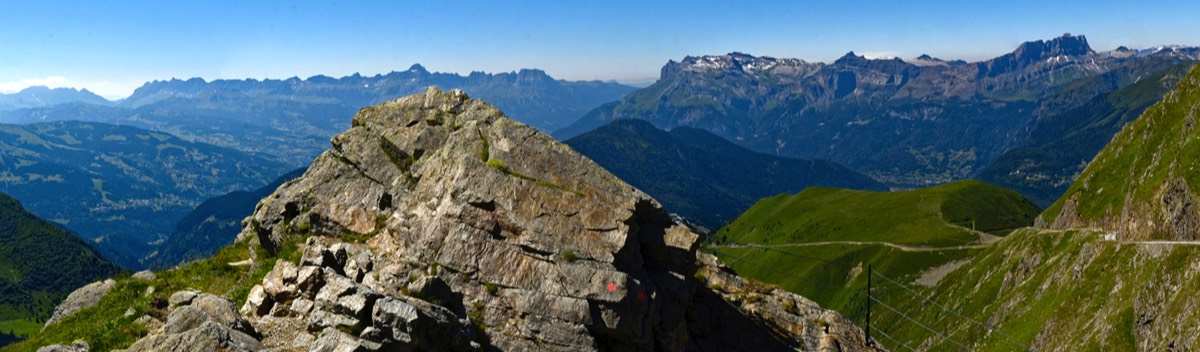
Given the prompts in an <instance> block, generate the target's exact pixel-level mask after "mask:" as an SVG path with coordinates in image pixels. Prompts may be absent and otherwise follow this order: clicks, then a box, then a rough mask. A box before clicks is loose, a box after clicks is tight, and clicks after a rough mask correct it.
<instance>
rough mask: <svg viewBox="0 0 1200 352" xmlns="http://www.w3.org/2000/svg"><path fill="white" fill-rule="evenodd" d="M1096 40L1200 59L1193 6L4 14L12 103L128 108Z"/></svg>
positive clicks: (57, 6)
mask: <svg viewBox="0 0 1200 352" xmlns="http://www.w3.org/2000/svg"><path fill="white" fill-rule="evenodd" d="M1064 32H1070V33H1074V34H1085V35H1087V37H1088V40H1089V41H1090V42H1091V44H1092V46H1093V48H1095V49H1097V50H1109V49H1113V48H1116V47H1117V46H1119V45H1126V46H1130V47H1134V48H1145V47H1151V46H1157V45H1163V44H1184V45H1200V7H1197V6H1196V4H1195V3H1193V2H1189V1H1047V0H1041V1H973V0H966V1H752V2H734V1H614V0H605V1H582V0H581V1H571V0H559V1H524V2H517V1H492V2H483V1H479V2H476V1H429V0H423V1H379V2H372V1H250V0H243V1H155V2H149V1H147V2H140V1H22V0H0V92H11V91H12V90H14V89H19V88H18V87H20V86H25V85H32V84H39V83H42V84H50V85H58V86H76V87H87V88H89V89H91V90H93V91H97V92H98V93H101V94H102V95H105V96H108V97H110V98H112V97H123V96H125V95H128V94H129V93H130V92H131V91H132V89H133V88H135V87H137V86H139V85H140V84H141V83H142V82H145V81H148V80H154V79H168V78H172V77H177V78H189V77H203V78H206V79H216V78H287V77H291V76H299V77H302V78H303V77H308V76H311V75H315V74H327V75H331V76H343V75H348V74H351V73H354V72H361V73H363V74H376V73H386V72H389V71H392V70H404V69H407V68H408V67H409V65H412V64H413V63H421V64H423V65H425V67H427V68H429V69H430V70H432V71H442V72H458V73H468V72H470V71H473V70H480V71H488V72H505V71H512V70H516V69H520V68H541V69H544V70H546V71H547V72H548V73H550V75H552V76H555V77H558V78H565V79H603V80H608V79H616V80H621V81H632V80H642V79H647V78H653V77H657V75H658V70H659V68H660V67H661V66H662V65H663V64H664V63H665V62H666V61H667V60H669V59H675V60H679V59H681V58H683V57H684V56H687V55H702V54H723V53H727V52H731V51H742V52H747V53H751V54H755V55H770V56H776V57H795V58H802V59H805V60H809V61H831V60H833V59H836V58H837V57H839V56H841V55H842V54H845V53H846V52H847V51H851V50H853V51H855V52H857V53H860V54H861V53H875V54H877V55H891V56H902V57H913V56H917V55H920V54H922V53H929V54H932V55H934V56H938V57H942V58H947V59H966V60H980V59H986V58H989V57H993V56H997V55H1000V54H1003V53H1005V52H1008V51H1011V50H1012V49H1013V48H1015V47H1016V46H1017V45H1019V44H1020V43H1021V42H1023V41H1027V40H1036V39H1048V38H1052V37H1055V36H1058V35H1061V34H1062V33H1064Z"/></svg>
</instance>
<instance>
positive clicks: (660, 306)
mask: <svg viewBox="0 0 1200 352" xmlns="http://www.w3.org/2000/svg"><path fill="white" fill-rule="evenodd" d="M352 125H353V127H352V128H351V129H350V130H348V131H346V132H344V133H342V134H339V135H337V136H335V137H334V138H333V139H332V144H333V146H332V148H331V149H329V150H328V151H326V152H325V153H324V154H322V155H321V156H319V157H318V158H317V159H316V160H314V162H313V165H312V166H311V167H310V168H309V169H308V171H307V172H305V174H304V175H303V176H301V177H299V178H297V179H295V180H292V181H289V182H287V183H285V184H284V185H283V186H281V187H280V188H279V189H277V190H276V191H275V193H274V194H273V195H271V196H269V197H267V198H265V199H264V200H263V201H262V202H260V203H259V205H258V207H257V209H256V211H255V213H254V215H253V216H252V217H251V218H249V219H248V220H247V221H246V222H244V225H243V232H242V235H241V236H240V238H242V240H243V241H244V240H250V241H253V242H257V243H261V244H262V245H263V246H265V248H267V249H268V252H275V251H279V250H281V249H283V248H285V247H286V245H285V244H286V243H295V242H296V241H297V240H299V239H302V238H304V237H308V240H307V241H305V242H304V243H302V244H300V248H299V251H301V252H303V253H305V254H304V258H303V259H301V260H300V262H297V263H290V262H288V263H284V264H279V265H277V266H275V267H274V270H273V271H272V273H271V274H268V275H267V279H264V281H263V284H262V286H260V287H256V288H254V289H251V290H250V291H251V294H250V299H249V300H248V301H247V303H246V306H245V307H244V308H243V310H242V312H243V314H248V315H250V317H249V322H250V323H251V324H253V325H254V326H255V328H257V329H258V331H259V332H261V333H262V336H263V339H262V342H263V343H264V344H265V345H266V347H268V348H272V347H280V346H278V345H277V344H279V343H286V344H290V343H293V342H294V341H306V342H311V341H313V338H304V339H298V338H296V337H298V336H302V335H306V334H309V332H317V334H319V335H320V336H317V338H316V340H317V342H315V343H314V344H320V343H321V342H320V341H324V340H330V339H333V338H335V337H336V338H337V339H339V340H341V341H343V342H344V343H347V344H358V345H359V346H367V345H374V346H379V345H380V344H382V345H383V346H384V347H387V348H393V347H406V348H416V349H420V350H443V349H444V350H451V349H453V350H473V349H477V348H481V347H486V346H481V344H490V345H492V346H494V347H496V348H499V349H500V350H531V349H537V350H564V351H565V350H573V351H574V350H626V349H627V350H650V349H658V348H666V347H667V346H675V347H673V348H684V346H688V347H690V348H693V349H697V350H723V349H729V348H733V346H732V345H730V344H738V345H737V347H740V348H749V349H757V350H762V349H779V348H800V349H804V350H813V349H818V348H822V347H830V346H832V344H837V345H840V346H842V347H843V348H846V346H852V347H854V346H857V347H860V348H861V347H862V346H861V344H862V335H861V332H860V331H858V330H857V329H856V328H854V327H853V326H852V325H851V324H850V323H849V322H848V321H846V320H845V319H843V318H841V317H840V316H838V315H836V314H835V313H831V312H829V311H825V310H823V309H820V308H819V307H816V306H815V305H814V304H813V303H812V302H811V301H807V300H805V299H803V298H800V297H798V296H794V295H791V294H786V293H783V292H780V291H761V290H759V291H756V290H758V289H755V288H753V286H752V285H748V284H747V283H745V282H744V281H743V280H742V279H740V278H738V277H736V276H733V275H732V274H730V273H729V272H727V271H726V270H727V269H723V268H722V267H721V266H720V264H718V263H716V262H715V259H713V258H712V257H711V256H705V255H703V254H700V253H698V252H697V251H696V250H697V245H698V242H697V241H698V236H697V235H696V234H694V233H692V232H691V231H690V230H688V229H687V227H685V226H683V225H679V224H676V223H675V222H674V221H672V219H671V217H670V216H669V215H668V213H667V212H666V211H665V210H663V209H662V207H661V206H660V205H659V204H658V202H657V201H655V200H654V199H652V198H650V197H649V196H647V195H646V194H644V193H642V192H641V191H638V190H637V189H635V188H633V187H631V186H629V185H628V184H625V183H624V182H622V181H621V180H619V179H618V178H616V177H615V176H613V175H612V174H609V173H608V172H606V171H605V170H604V169H602V168H601V167H600V166H598V165H596V164H595V163H594V162H592V161H590V160H589V159H587V158H585V157H582V156H580V155H579V154H577V153H575V152H574V151H573V150H572V149H571V148H569V147H567V146H565V145H564V144H561V143H559V142H557V141H555V140H554V139H553V138H551V137H549V136H548V135H545V134H543V133H541V132H538V131H537V130H535V129H533V128H532V127H529V126H526V125H524V124H521V123H518V122H516V121H513V120H511V119H508V118H507V117H506V116H505V115H504V114H503V113H502V112H500V111H499V110H497V109H496V108H494V107H492V106H491V105H490V104H488V103H486V102H483V101H482V100H478V99H471V98H469V97H468V96H467V95H466V94H465V93H463V92H462V91H459V90H451V91H442V90H440V89H437V88H430V89H428V90H427V91H426V92H425V93H420V94H415V95H411V96H408V97H405V98H401V99H398V100H393V101H389V102H385V103H382V104H379V105H376V106H371V107H367V108H364V109H362V110H360V111H359V112H358V114H357V115H356V116H355V117H354V119H353V122H352ZM346 234H351V235H350V236H351V237H357V238H363V239H364V240H360V241H358V242H343V241H344V239H345V238H346V236H347V235H346ZM339 238H341V240H339ZM239 243H244V242H239ZM235 245H237V244H235ZM326 253H328V254H326ZM327 256H328V257H329V258H333V259H331V260H324V259H322V258H325V257H327ZM343 257H345V258H353V259H352V260H342V259H336V258H343ZM339 260H341V261H340V262H339ZM265 262H266V263H269V264H263V265H274V263H275V262H274V261H265ZM351 262H353V263H355V264H347V263H351ZM297 267H299V268H297ZM295 272H301V273H312V272H316V273H318V275H322V276H323V279H321V280H320V281H318V282H320V283H323V284H324V285H325V286H326V287H321V286H319V285H318V286H312V285H308V284H304V283H295V282H292V283H289V282H291V281H283V282H281V283H278V284H277V283H276V281H272V280H273V279H272V278H286V277H295V275H291V274H289V273H295ZM697 272H701V274H697ZM289 275H290V276H289ZM697 276H705V277H712V278H713V279H710V280H712V281H709V283H708V285H707V286H706V285H704V284H701V283H700V282H698V281H697V280H696V279H695V277H697ZM283 280H288V279H283ZM330 287H332V288H330ZM710 287H723V288H722V289H721V290H720V291H713V290H712V289H711V288H710ZM335 289H336V290H337V292H341V293H329V292H330V291H333V290H335ZM255 292H257V293H255ZM331 294H332V295H339V296H342V297H341V298H338V299H337V300H336V301H334V300H328V299H324V298H322V297H331V296H330V295H331ZM735 294H736V295H743V296H744V295H747V294H751V295H760V296H761V297H764V298H765V299H764V300H761V301H756V303H753V304H755V305H756V306H755V307H754V308H747V307H740V308H741V309H740V310H739V309H728V308H729V305H730V303H728V301H726V300H727V299H729V297H726V295H735ZM312 296H316V299H315V300H313V299H311V298H305V297H312ZM297 297H300V298H297ZM284 299H295V300H296V301H300V300H301V299H304V300H307V302H311V303H313V305H312V306H311V307H308V308H302V309H297V307H301V306H304V304H302V305H301V306H297V305H294V304H281V303H275V302H286V301H285V300H284ZM346 302H350V303H346ZM353 302H367V303H365V304H358V303H353ZM430 302H436V303H430ZM302 303H303V302H302ZM351 303H353V304H351ZM347 304H350V305H347ZM742 304H746V303H744V302H737V303H734V306H735V307H737V306H739V305H742ZM372 306H374V307H375V308H374V311H372V310H371V309H372V308H370V307H372ZM785 306H796V307H803V308H800V309H784V307H785ZM353 307H358V308H353ZM363 307H366V308H363ZM356 309H357V310H356ZM364 309H365V310H364ZM396 309H400V310H403V309H410V310H411V311H413V312H415V313H413V316H415V318H411V319H420V320H417V321H420V322H421V323H420V324H419V325H413V324H416V323H407V324H408V325H401V326H400V328H397V329H393V328H392V326H394V325H393V324H395V323H394V322H393V321H392V320H391V319H395V317H394V315H389V314H381V313H379V312H380V311H381V310H389V311H391V310H396ZM276 311H278V312H280V314H275V313H269V314H268V312H276ZM283 312H287V313H286V314H284V313H283ZM372 312H373V313H372ZM743 312H748V313H743ZM801 315H804V316H801ZM431 317H433V318H431ZM694 317H702V318H701V319H694ZM434 318H436V319H434ZM468 319H469V321H470V323H472V324H477V325H476V326H480V327H486V328H479V329H476V330H474V331H470V330H467V329H465V328H463V325H464V324H465V323H464V322H466V321H468ZM816 321H822V322H825V323H824V324H827V325H828V326H831V327H832V328H824V327H822V326H818V325H814V324H816V323H813V322H816ZM342 325H346V326H350V325H352V326H357V327H365V328H366V329H365V330H362V331H370V332H373V333H371V334H367V333H365V332H364V333H363V334H360V335H359V336H352V335H346V334H345V332H344V331H346V329H337V327H338V326H342ZM534 327H536V328H534ZM403 329H407V332H404V331H405V330H403ZM170 331H172V330H171V329H167V330H164V332H162V334H168V333H169V332H170ZM402 332H403V333H404V334H405V335H404V338H401V336H400V335H399V334H400V333H402ZM443 334H445V335H443ZM481 334H482V335H485V336H480V335H481ZM393 335H395V336H393ZM309 336H310V337H311V335H309ZM331 336H332V337H331ZM339 336H340V337H339ZM409 336H411V338H408V337H409ZM435 336H441V337H437V338H434V337H435ZM733 336H737V338H734V337H733ZM747 336H749V337H752V338H750V339H749V340H746V339H744V338H745V337H747ZM710 339H711V340H713V341H710ZM472 340H474V341H475V344H472V345H467V344H466V343H467V341H472ZM146 341H150V342H146ZM153 341H155V339H154V338H153V337H152V338H147V339H146V340H143V342H139V343H137V344H135V347H139V348H140V347H141V346H147V347H146V348H147V349H153V347H155V346H154V343H153ZM746 341H749V342H746ZM398 344H404V345H403V346H398ZM430 344H432V345H430ZM289 346H290V345H289ZM314 346H315V345H314ZM388 346H391V347H388ZM305 349H307V348H305ZM134 350H137V348H135V349H134Z"/></svg>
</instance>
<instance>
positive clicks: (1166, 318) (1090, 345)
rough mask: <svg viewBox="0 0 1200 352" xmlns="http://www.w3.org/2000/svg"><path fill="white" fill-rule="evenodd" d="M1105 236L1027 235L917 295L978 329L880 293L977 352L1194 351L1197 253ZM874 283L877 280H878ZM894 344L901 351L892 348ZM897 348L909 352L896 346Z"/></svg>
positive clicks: (922, 337) (897, 292)
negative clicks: (987, 325) (1025, 351)
mask: <svg viewBox="0 0 1200 352" xmlns="http://www.w3.org/2000/svg"><path fill="white" fill-rule="evenodd" d="M1101 237H1102V234H1100V233H1088V232H1079V231H1067V232H1062V231H1047V230H1033V229H1026V230H1020V231H1017V232H1015V233H1014V234H1013V235H1011V236H1009V237H1007V238H1005V239H1004V240H1002V241H1001V242H999V243H998V244H997V245H996V246H994V247H991V248H988V249H985V250H983V251H982V252H981V253H979V254H978V255H976V256H975V257H974V258H973V259H972V261H971V262H970V263H968V264H967V265H966V266H964V267H962V268H960V269H958V270H957V271H955V272H953V273H951V274H949V275H948V276H947V277H946V278H945V279H944V280H942V281H941V283H940V285H939V286H937V287H935V288H932V289H920V293H921V294H923V295H927V296H930V297H931V298H932V299H933V301H935V302H938V303H940V304H943V305H945V306H947V308H949V309H950V310H952V311H955V312H958V313H960V314H962V315H964V316H966V317H969V318H971V319H974V320H976V321H979V322H991V323H992V324H994V325H993V327H994V328H995V331H998V332H991V333H989V332H988V331H987V330H986V329H984V328H983V327H982V326H981V325H979V324H975V323H972V322H970V321H969V320H966V319H964V318H961V317H958V316H955V315H954V314H952V313H947V311H946V310H942V309H938V308H935V307H933V306H931V305H929V304H926V303H924V302H922V301H921V300H920V299H917V298H914V297H915V296H914V295H912V294H911V293H909V292H906V291H905V290H903V289H901V288H898V287H896V286H895V285H891V284H887V283H885V284H882V285H879V286H878V287H879V289H878V290H876V291H874V293H875V295H877V296H881V297H883V298H882V300H883V301H884V302H885V303H887V304H889V305H893V306H896V307H897V308H899V310H900V311H903V312H906V314H909V315H911V316H912V317H913V318H914V319H915V320H917V321H919V322H921V323H922V324H925V325H926V326H929V327H931V328H932V329H934V330H937V331H939V332H942V333H943V334H945V335H946V336H948V338H949V339H953V340H954V341H958V342H961V343H965V344H967V345H968V346H970V347H971V348H972V349H973V350H977V351H1013V350H1016V349H1020V347H1018V346H1020V345H1024V346H1031V347H1033V348H1034V349H1036V350H1038V351H1051V350H1088V351H1095V350H1108V351H1128V350H1135V349H1136V350H1156V351H1157V350H1167V349H1168V348H1167V346H1168V345H1169V344H1174V345H1175V346H1176V348H1177V349H1179V348H1182V350H1188V349H1189V347H1188V346H1190V348H1191V349H1194V348H1195V347H1196V346H1197V339H1198V338H1200V337H1198V336H1200V334H1198V333H1200V331H1198V330H1197V328H1196V326H1198V325H1197V324H1198V323H1200V311H1197V302H1196V300H1195V298H1194V294H1190V293H1191V292H1197V291H1198V290H1200V275H1195V274H1194V272H1195V270H1196V268H1197V267H1200V247H1197V246H1169V245H1150V244H1128V243H1120V242H1112V241H1103V240H1101ZM877 282H878V281H877ZM878 311H879V312H880V313H879V315H878V316H876V317H873V319H875V321H877V322H879V326H878V328H881V329H883V331H885V332H888V333H889V334H890V335H893V336H895V337H897V338H898V339H899V340H901V341H902V342H904V343H905V344H907V345H909V346H914V347H915V346H922V347H923V348H925V349H927V350H956V349H958V346H957V345H955V344H953V343H952V342H949V341H948V340H947V339H946V338H943V337H940V336H937V335H936V334H932V333H929V332H928V331H926V330H924V329H923V328H921V327H919V326H916V324H914V323H912V322H910V321H908V320H906V319H903V318H900V317H898V316H897V315H896V314H893V313H891V312H890V311H888V310H886V309H880V310H878ZM892 346H895V344H892ZM894 349H896V350H903V347H899V346H896V347H894Z"/></svg>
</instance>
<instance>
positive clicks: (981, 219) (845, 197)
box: [715, 180, 1039, 246]
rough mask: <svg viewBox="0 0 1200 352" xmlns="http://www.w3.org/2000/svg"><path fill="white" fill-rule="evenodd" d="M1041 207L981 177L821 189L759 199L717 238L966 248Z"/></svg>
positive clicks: (1022, 222) (1025, 221) (1026, 220)
mask: <svg viewBox="0 0 1200 352" xmlns="http://www.w3.org/2000/svg"><path fill="white" fill-rule="evenodd" d="M1038 211H1039V210H1038V208H1037V206H1035V205H1034V204H1033V203H1032V202H1030V201H1029V200H1027V199H1025V198H1024V197H1022V196H1021V195H1020V194H1017V193H1016V192H1013V191H1010V190H1006V189H1004V188H1000V187H997V186H993V185H990V184H987V183H984V182H980V181H973V180H967V181H958V182H952V183H948V184H944V185H941V186H936V187H930V188H923V189H918V190H911V191H897V192H869V191H855V190H847V189H832V188H816V187H814V188H809V189H806V190H804V191H802V192H800V193H799V194H796V195H786V194H784V195H778V196H775V197H771V198H766V199H763V200H761V201H759V202H758V203H757V204H755V205H754V207H752V208H750V210H747V211H746V212H745V213H744V214H742V216H740V217H738V218H737V220H734V221H733V222H732V223H730V224H729V225H728V226H726V227H724V228H722V229H721V230H719V231H717V233H716V234H715V237H716V239H717V241H718V242H728V243H743V244H749V243H756V244H782V243H803V242H827V241H867V242H890V243H895V244H906V245H915V246H948V245H961V244H964V243H969V242H973V241H976V240H978V239H979V236H978V234H977V233H975V232H972V231H971V229H974V230H977V231H980V232H985V233H991V234H995V235H1003V234H1004V233H1006V232H1008V231H1011V230H1013V229H1016V228H1020V227H1024V226H1028V225H1030V224H1032V223H1033V219H1034V217H1035V216H1037V213H1038Z"/></svg>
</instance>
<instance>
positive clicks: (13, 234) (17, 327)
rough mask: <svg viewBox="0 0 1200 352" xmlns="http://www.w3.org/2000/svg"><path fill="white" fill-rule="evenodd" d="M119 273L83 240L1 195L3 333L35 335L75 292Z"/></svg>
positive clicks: (0, 316)
mask: <svg viewBox="0 0 1200 352" xmlns="http://www.w3.org/2000/svg"><path fill="white" fill-rule="evenodd" d="M118 272H120V268H118V267H117V266H116V265H113V264H112V263H110V262H109V261H108V260H107V259H105V258H104V257H102V256H100V254H99V253H97V252H96V250H94V249H92V248H91V247H90V246H88V244H87V243H86V242H84V241H83V240H80V239H79V238H77V237H75V235H72V234H70V233H68V232H67V231H66V230H63V229H61V228H59V227H57V226H55V225H54V224H51V223H49V222H47V221H45V220H42V219H39V218H37V217H36V216H34V215H33V214H30V213H29V212H28V211H26V210H25V208H24V207H23V206H21V203H20V202H18V201H17V200H16V199H13V198H12V197H9V196H8V195H5V194H0V333H2V334H9V333H10V332H11V333H14V334H16V335H26V334H30V333H33V332H36V331H37V330H39V329H41V325H42V324H41V322H43V321H45V320H46V319H48V318H50V314H51V313H52V312H53V310H54V307H55V306H56V305H57V304H58V303H59V302H60V301H62V300H63V299H64V298H66V297H67V295H68V294H70V293H71V291H74V290H75V289H76V288H79V287H81V286H83V285H86V284H88V283H91V282H94V281H96V280H100V279H103V278H106V277H109V276H112V275H114V274H117V273H118ZM0 340H4V339H3V338H0Z"/></svg>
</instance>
